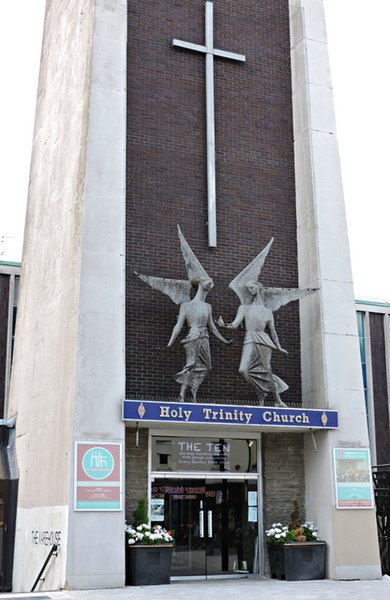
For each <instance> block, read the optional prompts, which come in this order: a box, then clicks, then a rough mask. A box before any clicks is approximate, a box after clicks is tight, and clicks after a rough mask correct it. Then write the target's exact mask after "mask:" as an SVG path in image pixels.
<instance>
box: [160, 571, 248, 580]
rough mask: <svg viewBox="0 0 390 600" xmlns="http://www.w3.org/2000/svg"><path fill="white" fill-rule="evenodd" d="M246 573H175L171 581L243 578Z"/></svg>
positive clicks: (245, 576) (246, 575)
mask: <svg viewBox="0 0 390 600" xmlns="http://www.w3.org/2000/svg"><path fill="white" fill-rule="evenodd" d="M247 577H248V573H226V574H221V575H177V576H174V577H171V578H170V579H171V582H174V581H205V580H210V579H245V578H247Z"/></svg>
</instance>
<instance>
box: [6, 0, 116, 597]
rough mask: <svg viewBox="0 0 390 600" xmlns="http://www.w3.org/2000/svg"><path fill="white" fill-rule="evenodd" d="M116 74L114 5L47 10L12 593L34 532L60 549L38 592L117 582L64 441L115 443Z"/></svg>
mask: <svg viewBox="0 0 390 600" xmlns="http://www.w3.org/2000/svg"><path fill="white" fill-rule="evenodd" d="M125 73H126V4H125V2H122V1H117V2H109V3H108V2H104V1H101V2H100V1H97V2H95V1H89V0H85V1H83V2H79V1H77V2H70V3H67V5H66V8H64V7H63V4H62V3H61V2H50V3H48V5H47V9H46V16H45V28H44V42H43V49H42V60H41V71H40V80H39V90H38V104H37V118H36V125H35V132H34V141H33V155H32V165H31V174H30V187H29V201H28V211H27V221H26V233H25V245H24V260H25V268H24V272H23V284H22V286H21V294H20V304H19V306H20V319H19V322H18V331H17V337H18V342H17V343H16V346H15V357H14V368H13V382H12V392H11V397H10V413H9V414H10V415H15V416H16V417H17V454H18V461H19V464H20V465H21V469H20V487H19V510H18V523H17V537H16V549H15V568H14V590H23V591H26V590H29V589H31V586H32V583H33V582H34V580H35V577H36V576H37V574H38V572H39V570H40V568H41V566H42V564H43V562H44V559H45V558H46V555H47V552H48V547H47V545H46V541H45V540H46V539H47V538H46V536H45V535H41V532H49V539H50V533H53V532H54V534H55V533H57V534H59V536H60V541H61V549H60V552H59V556H58V558H57V559H56V560H55V562H54V563H53V566H52V568H51V569H50V572H49V573H48V575H47V577H46V581H45V584H44V587H45V588H46V589H53V587H54V588H60V587H67V586H68V587H88V586H89V587H91V586H99V585H103V584H104V585H107V584H108V585H112V586H115V585H116V586H120V585H123V581H124V574H123V561H124V558H123V552H124V550H123V538H119V537H118V536H117V535H115V534H113V532H114V531H116V529H117V528H120V529H123V520H124V517H123V514H122V513H121V512H119V513H116V512H109V513H104V514H102V513H89V514H88V515H84V514H82V513H76V512H74V511H73V509H72V507H73V461H74V442H75V441H76V440H79V441H80V440H91V441H92V442H95V441H108V440H109V441H113V440H115V441H118V442H122V441H123V438H124V426H123V423H122V422H121V418H120V400H121V399H122V398H123V395H124V341H123V340H124V188H125V181H124V162H125V120H124V114H125V88H126V81H125ZM31 357H33V358H32V359H31ZM113 406H114V407H115V406H116V409H114V410H112V407H113ZM32 407H33V408H32ZM108 407H110V410H107V408H108ZM34 532H39V533H38V538H36V537H35V538H34V537H33V535H32V534H33V533H34ZM95 538H96V539H98V538H99V539H100V540H101V542H102V543H103V545H102V547H98V546H97V545H96V544H95V543H94V539H95ZM36 540H38V542H36ZM40 540H43V542H42V541H40ZM103 540H104V542H103ZM26 549H28V551H27V552H26ZM97 573H99V574H100V575H97ZM99 577H100V579H99Z"/></svg>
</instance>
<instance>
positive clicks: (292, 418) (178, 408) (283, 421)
mask: <svg viewBox="0 0 390 600" xmlns="http://www.w3.org/2000/svg"><path fill="white" fill-rule="evenodd" d="M123 420H124V421H138V422H141V421H145V422H148V423H149V422H152V423H202V424H209V425H250V426H256V427H259V426H267V427H283V428H285V427H288V428H291V429H294V428H298V429H337V427H338V413H337V411H335V410H321V409H312V408H303V407H302V408H284V407H273V406H240V405H236V404H199V403H191V402H159V401H154V400H153V401H152V400H124V402H123Z"/></svg>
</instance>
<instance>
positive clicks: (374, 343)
mask: <svg viewBox="0 0 390 600" xmlns="http://www.w3.org/2000/svg"><path fill="white" fill-rule="evenodd" d="M370 337H371V357H372V383H373V393H374V410H375V437H376V452H377V463H378V464H379V465H380V464H389V463H390V427H389V398H388V395H387V374H386V358H385V357H386V349H385V335H384V323H383V314H376V313H370Z"/></svg>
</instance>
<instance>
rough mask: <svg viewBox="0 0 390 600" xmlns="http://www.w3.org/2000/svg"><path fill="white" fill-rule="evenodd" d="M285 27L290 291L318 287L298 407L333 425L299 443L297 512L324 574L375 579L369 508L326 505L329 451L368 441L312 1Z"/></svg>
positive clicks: (330, 484) (322, 35) (331, 491)
mask: <svg viewBox="0 0 390 600" xmlns="http://www.w3.org/2000/svg"><path fill="white" fill-rule="evenodd" d="M290 23H291V60H292V87H293V114H294V146H295V170H296V194H297V239H298V257H299V285H300V286H301V287H315V288H318V292H317V293H316V294H313V295H311V296H309V297H307V298H305V299H304V300H303V301H302V302H301V335H302V388H303V402H304V403H308V404H313V405H314V406H315V407H319V408H320V407H324V406H326V407H328V408H330V409H337V410H338V411H339V422H340V426H339V429H338V430H336V431H331V432H320V433H318V434H317V435H316V436H315V437H316V439H315V442H316V443H315V444H313V441H312V439H311V437H310V436H309V435H306V436H305V437H306V440H305V471H306V512H307V517H308V518H309V519H310V520H313V521H315V523H316V524H317V525H318V526H319V529H320V534H321V537H322V539H324V540H326V541H327V542H328V575H329V577H331V578H335V579H350V578H352V579H354V578H359V579H363V578H367V579H370V578H379V577H380V576H381V571H380V561H379V552H378V542H377V532H376V522H375V510H374V509H370V510H362V509H359V510H336V508H335V486H334V476H333V457H332V449H333V448H335V447H354V448H355V447H356V448H360V447H368V446H369V442H368V433H367V422H366V415H365V404H364V394H363V384H362V374H361V366H360V354H359V345H358V336H357V324H356V310H355V303H354V292H353V285H352V273H351V265H350V256H349V246H348V233H347V225H346V218H345V210H344V200H343V191H342V181H341V171H340V163H339V155H338V148H337V139H336V135H335V119H334V112H333V94H332V87H331V77H330V69H329V61H328V51H327V41H326V29H325V19H324V14H323V6H322V0H290ZM315 446H316V448H315ZM362 540H364V543H362Z"/></svg>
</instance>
